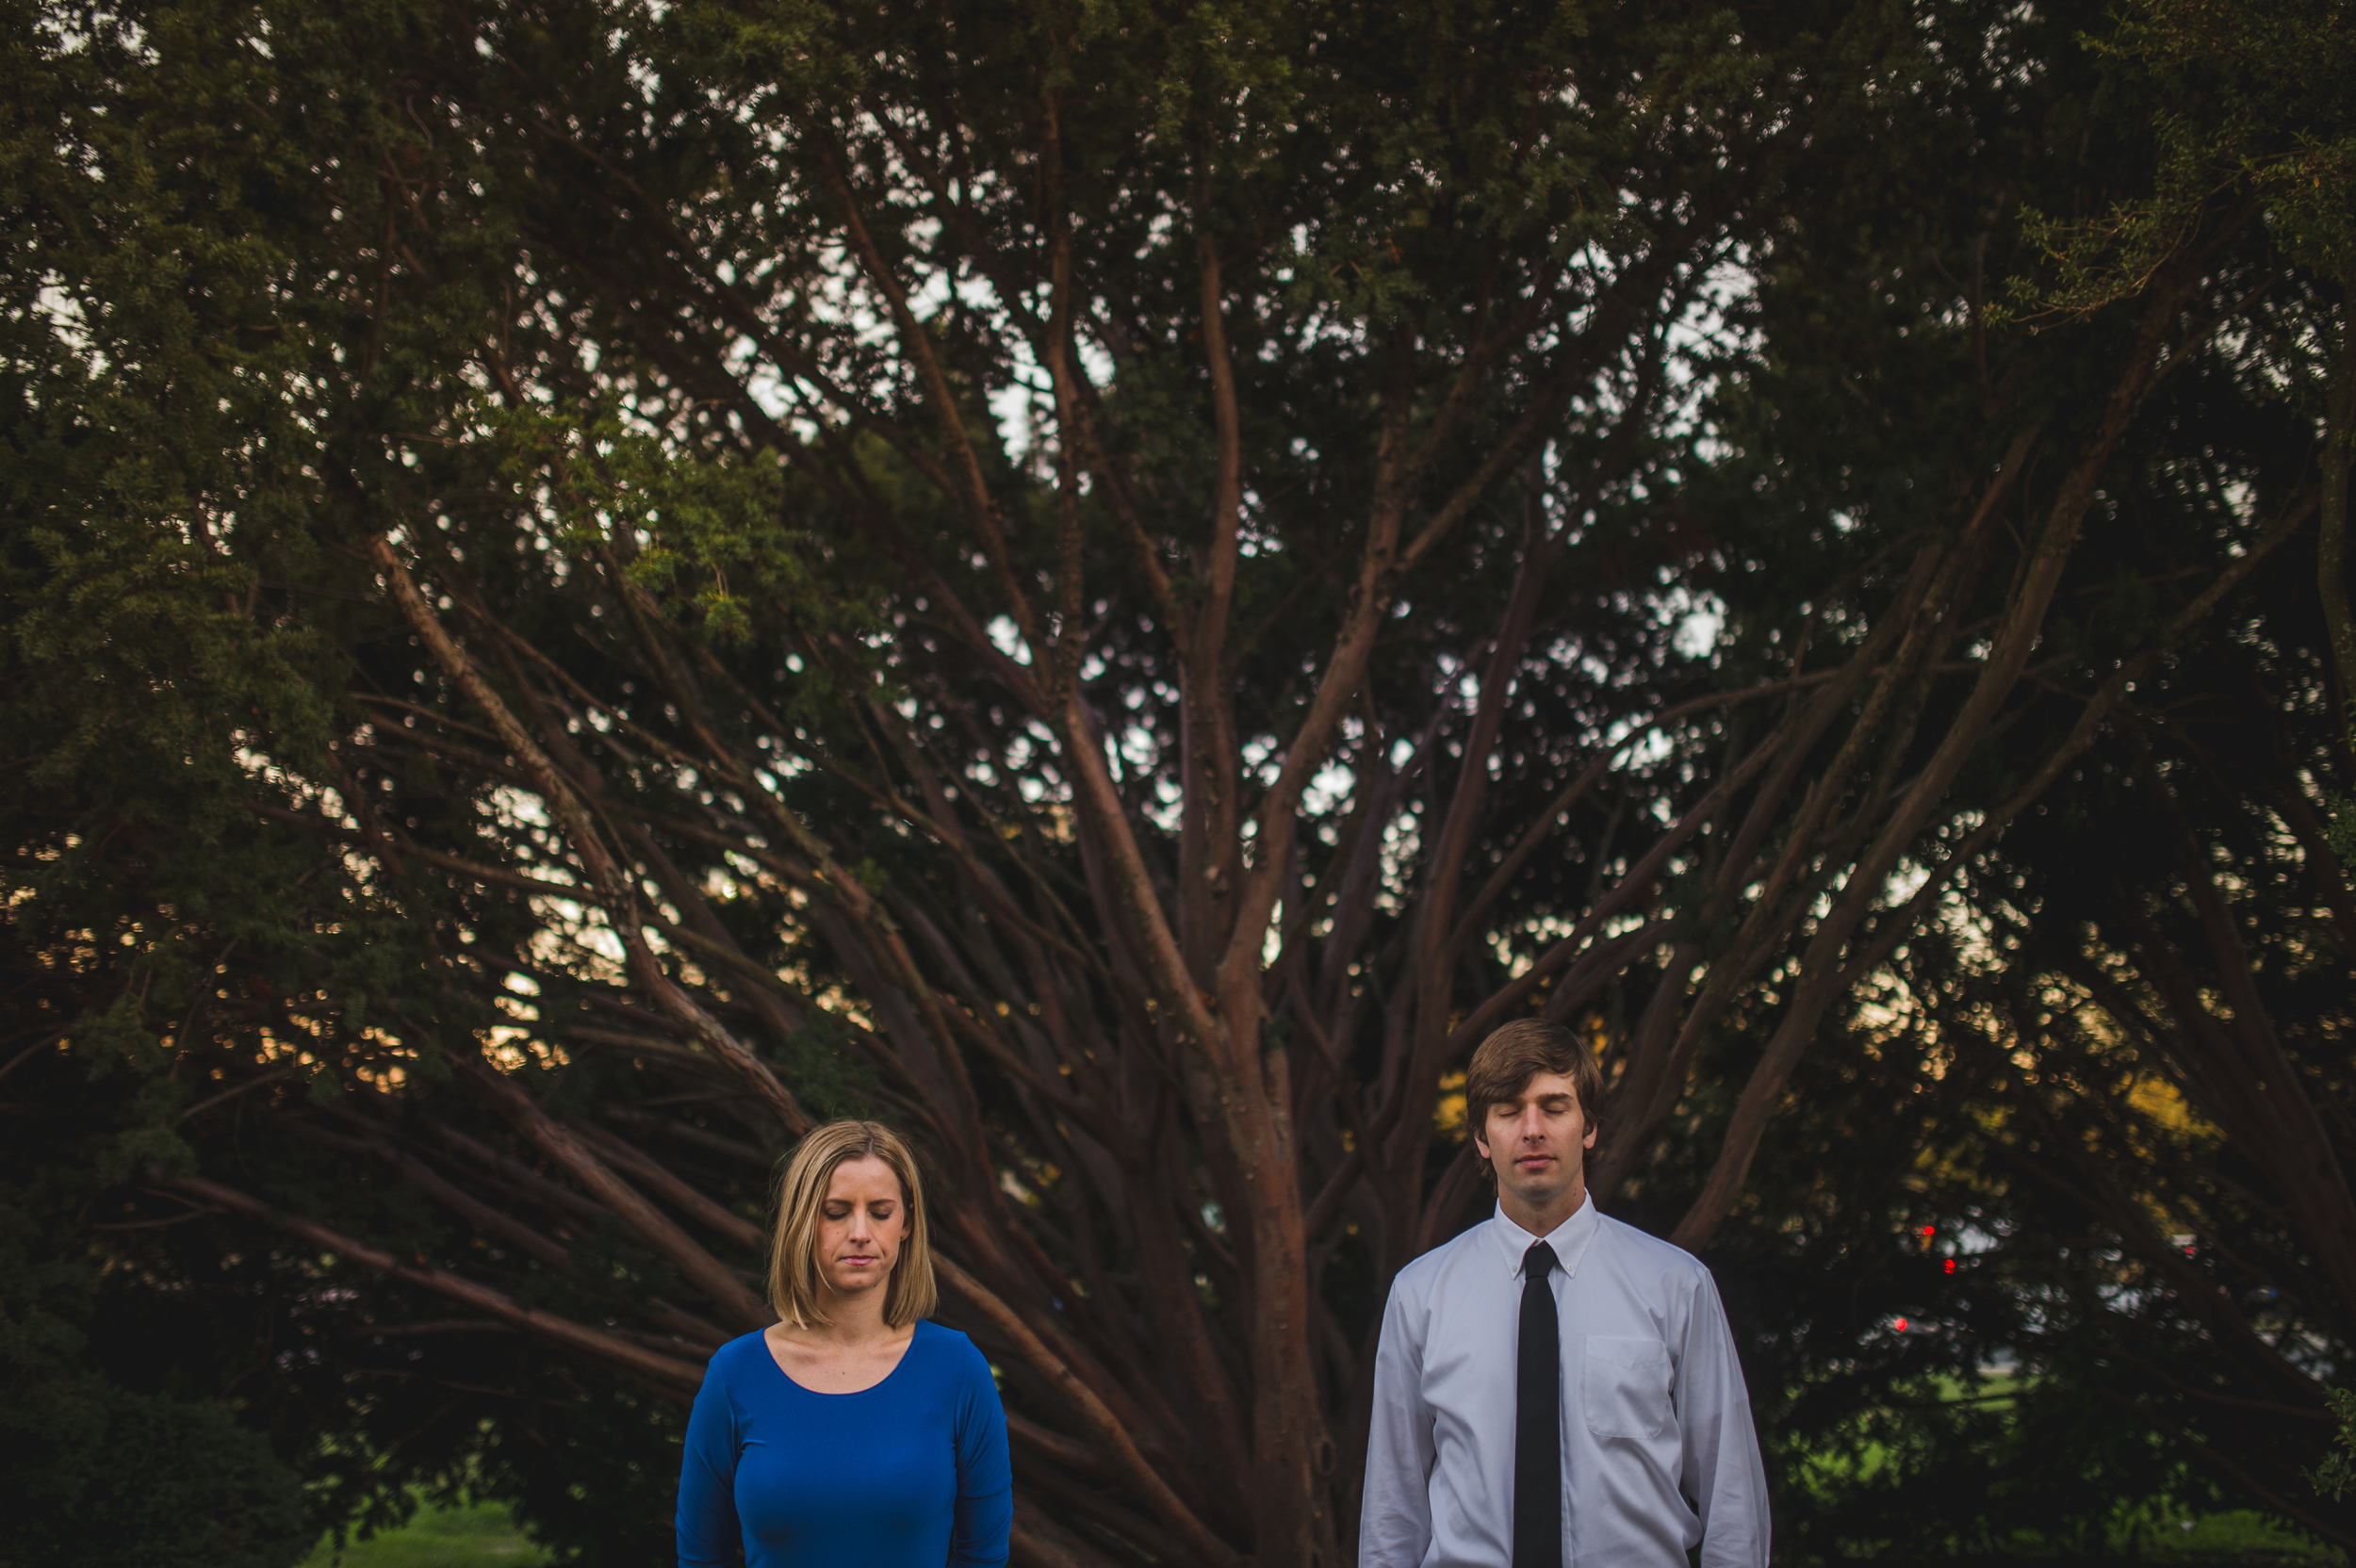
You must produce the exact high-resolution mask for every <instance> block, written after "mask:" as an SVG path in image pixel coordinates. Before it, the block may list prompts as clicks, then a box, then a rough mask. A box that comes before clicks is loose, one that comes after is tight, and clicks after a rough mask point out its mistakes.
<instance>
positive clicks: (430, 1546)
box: [303, 1503, 548, 1568]
mask: <svg viewBox="0 0 2356 1568" xmlns="http://www.w3.org/2000/svg"><path fill="white" fill-rule="evenodd" d="M547 1560H548V1559H547V1558H546V1556H544V1555H543V1554H542V1552H541V1551H540V1548H539V1547H537V1546H534V1545H533V1544H532V1543H531V1542H530V1541H528V1540H526V1539H525V1537H524V1532H523V1531H522V1530H520V1529H518V1528H516V1527H515V1519H514V1518H513V1517H511V1516H510V1515H509V1513H508V1511H507V1505H505V1504H504V1503H476V1504H473V1505H472V1506H470V1507H467V1508H435V1507H433V1506H432V1505H430V1504H429V1505H427V1506H426V1507H424V1508H420V1509H419V1510H417V1514H416V1516H415V1517H413V1518H412V1519H411V1520H410V1521H409V1523H408V1524H406V1525H403V1526H402V1527H401V1528H399V1529H396V1530H386V1531H384V1533H383V1534H381V1535H372V1536H369V1537H368V1539H366V1540H364V1541H352V1542H350V1543H348V1544H345V1545H344V1546H342V1547H341V1548H338V1547H337V1546H336V1544H335V1538H334V1537H333V1536H330V1537H329V1538H328V1539H326V1540H324V1541H322V1542H320V1543H319V1550H317V1551H315V1552H313V1553H312V1554H311V1556H310V1560H308V1561H306V1562H305V1563H304V1564H303V1568H540V1565H541V1564H542V1563H544V1562H546V1561H547Z"/></svg>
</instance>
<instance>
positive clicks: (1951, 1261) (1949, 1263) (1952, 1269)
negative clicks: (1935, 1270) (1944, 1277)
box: [1947, 1258, 1955, 1274]
mask: <svg viewBox="0 0 2356 1568" xmlns="http://www.w3.org/2000/svg"><path fill="white" fill-rule="evenodd" d="M1947 1272H1948V1273H1950V1274H1953V1273H1954V1272H1955V1259H1953V1258H1949V1259H1948V1260H1947Z"/></svg>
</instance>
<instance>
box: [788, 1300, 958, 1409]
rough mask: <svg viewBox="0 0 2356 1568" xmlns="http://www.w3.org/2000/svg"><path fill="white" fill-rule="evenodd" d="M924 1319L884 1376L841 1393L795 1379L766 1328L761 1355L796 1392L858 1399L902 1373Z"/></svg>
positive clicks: (919, 1321) (918, 1320)
mask: <svg viewBox="0 0 2356 1568" xmlns="http://www.w3.org/2000/svg"><path fill="white" fill-rule="evenodd" d="M924 1328H925V1324H924V1319H923V1318H918V1319H917V1322H916V1329H915V1331H914V1332H912V1333H910V1334H909V1335H908V1344H907V1345H905V1346H903V1347H902V1348H901V1349H900V1359H899V1360H898V1361H895V1362H893V1363H892V1370H891V1371H889V1372H887V1373H885V1374H884V1375H883V1376H882V1377H880V1378H877V1379H876V1380H875V1381H874V1382H872V1383H869V1384H868V1385H867V1386H866V1387H865V1388H854V1389H847V1390H845V1391H844V1392H843V1393H841V1394H828V1393H826V1392H825V1391H823V1390H821V1389H815V1388H812V1387H810V1385H809V1384H808V1383H804V1382H797V1381H795V1380H794V1374H793V1373H791V1372H788V1371H787V1370H786V1369H785V1367H784V1365H783V1364H780V1363H779V1362H778V1360H777V1351H776V1350H775V1349H773V1348H770V1345H769V1331H768V1330H766V1329H763V1330H761V1335H760V1338H761V1359H762V1360H763V1361H765V1362H767V1363H768V1364H769V1370H771V1371H772V1372H775V1373H776V1374H777V1376H778V1377H780V1378H782V1379H784V1380H785V1386H786V1387H788V1388H790V1389H792V1390H794V1393H796V1394H807V1395H809V1396H810V1397H811V1398H813V1399H856V1398H858V1397H859V1396H860V1395H862V1394H873V1393H875V1390H877V1389H879V1388H881V1387H883V1386H884V1385H885V1384H886V1383H888V1382H890V1381H891V1380H892V1379H894V1378H896V1377H898V1376H899V1375H900V1368H902V1367H904V1366H906V1365H907V1364H908V1357H909V1356H911V1355H913V1354H914V1353H915V1351H916V1342H917V1340H918V1339H919V1338H920V1337H921V1336H922V1335H923V1334H924Z"/></svg>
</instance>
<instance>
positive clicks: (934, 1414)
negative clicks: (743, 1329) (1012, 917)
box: [679, 1121, 1014, 1568]
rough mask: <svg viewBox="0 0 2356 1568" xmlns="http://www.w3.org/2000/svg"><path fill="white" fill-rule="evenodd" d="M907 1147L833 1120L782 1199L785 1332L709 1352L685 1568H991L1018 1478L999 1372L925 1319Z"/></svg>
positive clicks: (918, 1205) (929, 1278)
mask: <svg viewBox="0 0 2356 1568" xmlns="http://www.w3.org/2000/svg"><path fill="white" fill-rule="evenodd" d="M936 1299H937V1296H936V1293H935V1290H934V1287H933V1264H932V1255H931V1253H930V1252H929V1250H927V1249H926V1246H925V1239H924V1190H923V1188H922V1186H921V1185H920V1184H918V1181H917V1176H916V1162H915V1161H914V1160H913V1159H911V1158H909V1156H908V1145H906V1144H904V1143H902V1142H901V1141H900V1140H899V1139H898V1138H897V1137H895V1136H893V1135H892V1133H891V1132H890V1131H889V1130H888V1129H886V1128H883V1127H879V1126H877V1125H876V1124H875V1123H874V1122H872V1121H835V1122H829V1123H827V1124H826V1126H824V1127H821V1128H818V1129H817V1130H816V1131H814V1132H812V1133H811V1134H810V1135H809V1136H808V1137H806V1138H804V1139H803V1140H802V1142H801V1147H799V1148H798V1149H796V1150H794V1159H793V1163H792V1164H791V1165H789V1166H788V1167H787V1168H786V1172H785V1182H784V1184H783V1186H782V1188H781V1189H780V1191H779V1193H778V1201H777V1235H776V1238H775V1242H774V1245H773V1247H772V1249H771V1253H770V1260H769V1301H770V1304H771V1305H772V1306H774V1307H775V1308H776V1309H777V1317H778V1321H777V1322H776V1323H774V1324H771V1325H770V1326H769V1327H768V1328H766V1329H764V1330H762V1331H761V1332H760V1333H757V1334H746V1335H745V1336H744V1338H742V1339H737V1340H731V1341H729V1342H728V1344H726V1345H723V1346H722V1347H720V1348H719V1350H718V1352H717V1353H715V1354H714V1355H713V1356H712V1364H711V1365H710V1366H708V1367H707V1368H706V1369H705V1371H704V1385H703V1391H702V1392H701V1393H699V1394H697V1395H696V1396H695V1413H694V1414H693V1415H691V1416H689V1417H688V1419H687V1458H686V1462H685V1464H684V1465H683V1466H682V1468H681V1470H680V1473H679V1568H705V1565H707V1564H710V1565H713V1568H717V1565H719V1564H723V1563H734V1562H737V1561H739V1560H742V1561H743V1562H744V1564H745V1565H746V1568H944V1565H947V1568H982V1565H985V1564H996V1563H1003V1562H1005V1561H1006V1535H1007V1529H1008V1527H1009V1526H1010V1525H1011V1523H1012V1521H1013V1518H1014V1476H1013V1472H1012V1471H1011V1470H1010V1469H1009V1468H1008V1465H1007V1461H1006V1411H1005V1410H1004V1409H1003V1408H1002V1407H1001V1406H1000V1405H999V1402H998V1388H997V1385H996V1383H995V1382H993V1381H992V1380H991V1378H990V1364H989V1363H988V1362H986V1361H984V1360H983V1359H982V1353H981V1352H980V1351H979V1350H976V1349H975V1348H973V1341H972V1340H970V1339H968V1338H966V1337H965V1336H964V1335H963V1334H961V1333H959V1332H957V1331H956V1330H955V1329H944V1328H942V1327H941V1326H940V1325H939V1324H937V1323H927V1322H925V1321H924V1315H925V1314H926V1313H928V1312H930V1311H932V1310H933V1304H934V1301H935V1300H936Z"/></svg>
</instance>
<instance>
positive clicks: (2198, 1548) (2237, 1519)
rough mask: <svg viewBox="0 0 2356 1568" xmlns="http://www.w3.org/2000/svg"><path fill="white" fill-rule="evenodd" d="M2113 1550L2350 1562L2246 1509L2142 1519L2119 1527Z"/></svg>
mask: <svg viewBox="0 0 2356 1568" xmlns="http://www.w3.org/2000/svg"><path fill="white" fill-rule="evenodd" d="M2111 1549H2112V1550H2113V1551H2115V1552H2118V1553H2119V1555H2120V1556H2122V1557H2125V1558H2128V1559H2131V1560H2138V1561H2143V1562H2184V1563H2193V1562H2199V1563H2250V1564H2260V1563H2264V1564H2277V1563H2280V1564H2284V1565H2289V1564H2299V1565H2301V1568H2306V1565H2311V1564H2312V1565H2314V1568H2324V1565H2326V1564H2339V1563H2345V1562H2346V1561H2347V1560H2348V1559H2347V1557H2346V1556H2345V1555H2344V1554H2343V1553H2340V1552H2336V1551H2334V1550H2332V1549H2331V1547H2329V1546H2320V1545H2317V1544H2315V1542H2313V1541H2311V1540H2309V1539H2308V1538H2306V1537H2305V1536H2302V1535H2299V1534H2297V1533H2295V1532H2293V1531H2291V1530H2289V1529H2286V1528H2284V1527H2283V1526H2282V1523H2281V1522H2280V1521H2278V1520H2275V1519H2273V1518H2270V1517H2269V1516H2267V1515H2266V1514H2263V1513H2254V1512H2250V1511H2247V1510H2244V1511H2236V1512H2232V1513H2208V1514H2200V1515H2177V1516H2173V1517H2168V1518H2160V1519H2137V1520H2135V1521H2134V1522H2132V1523H2131V1524H2127V1525H2123V1526H2114V1527H2113V1528H2112V1531H2111Z"/></svg>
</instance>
